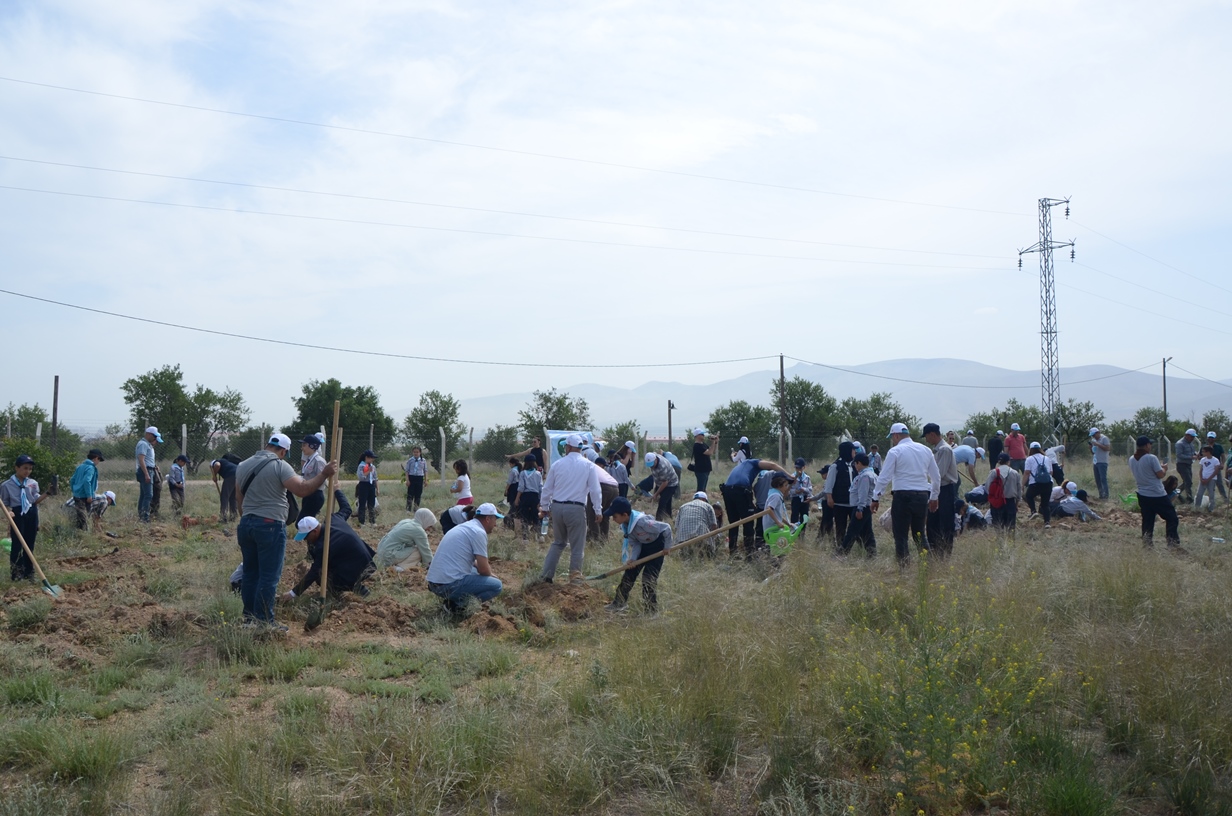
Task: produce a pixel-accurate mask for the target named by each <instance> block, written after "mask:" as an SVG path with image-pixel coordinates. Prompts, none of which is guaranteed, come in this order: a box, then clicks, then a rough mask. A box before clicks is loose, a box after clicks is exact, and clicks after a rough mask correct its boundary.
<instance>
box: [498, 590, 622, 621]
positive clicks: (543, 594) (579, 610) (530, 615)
mask: <svg viewBox="0 0 1232 816" xmlns="http://www.w3.org/2000/svg"><path fill="white" fill-rule="evenodd" d="M519 600H520V602H521V605H522V606H523V607H524V608H525V609H526V619H527V620H528V621H530V622H531V623H532V624H534V625H535V626H542V625H543V623H544V617H543V613H544V610H545V609H549V608H550V609H554V610H555V611H556V613H557V614H558V615H560V617H561V619H562V620H566V621H576V620H581V619H582V618H588V617H590V616H591V615H593V614H595V613H596V612H598V611H599V610H600V609H602V608H603V605H604V604H606V603H607V602H608V600H610V599H609V598H608V596H607V594H606V593H605V592H603V590H601V589H599V588H597V587H595V586H591V585H589V584H556V583H552V584H535V585H534V586H532V587H530V588H529V589H527V590H525V591H524V592H523V593H522V596H521V598H520V599H519V598H517V596H516V594H515V595H514V596H513V597H511V598H510V599H509V603H510V604H512V605H517V604H518V602H519Z"/></svg>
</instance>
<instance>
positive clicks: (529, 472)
mask: <svg viewBox="0 0 1232 816" xmlns="http://www.w3.org/2000/svg"><path fill="white" fill-rule="evenodd" d="M536 464H538V460H536V459H535V457H533V456H527V457H526V459H524V460H523V467H522V472H521V473H519V474H518V492H517V494H516V495H515V496H514V504H515V505H516V506H517V508H518V512H517V515H518V518H520V519H521V520H522V537H523V538H525V537H526V528H527V527H534V526H535V525H536V524H538V523H539V493H540V492H541V491H542V490H543V474H542V473H540V472H539V470H538V469H537V468H536Z"/></svg>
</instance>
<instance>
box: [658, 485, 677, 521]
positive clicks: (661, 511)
mask: <svg viewBox="0 0 1232 816" xmlns="http://www.w3.org/2000/svg"><path fill="white" fill-rule="evenodd" d="M677 489H678V488H677V487H665V488H663V492H662V493H660V494H659V505H658V507H656V508H655V520H656V521H671V520H672V497H673V496H675V495H676V490H677Z"/></svg>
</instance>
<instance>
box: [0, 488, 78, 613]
mask: <svg viewBox="0 0 1232 816" xmlns="http://www.w3.org/2000/svg"><path fill="white" fill-rule="evenodd" d="M3 506H4V515H6V516H8V517H9V526H11V527H12V528H13V533H14V534H15V535H16V536H17V540H18V541H20V542H21V548H22V549H23V550H25V551H26V558H29V559H30V563H31V564H33V565H34V571H35V572H37V573H38V577H39V578H41V579H42V581H43V591H44V592H46V593H47V594H48V595H50V596H51V597H53V598H59V597H60V596H61V595H62V594H64V590H62V589H60V587H59V585H55V586H53V585H52V583H51V582H50V581H48V580H47V576H46V575H44V574H43V568H42V567H40V566H39V564H38V561H36V560H35V558H34V553H33V552H31V551H30V546H29V545H28V544H26V537H25V536H23V535H22V534H21V530H19V529H17V519H15V518H13V513H12V511H11V510H9V508H8V505H7V504H6V505H3Z"/></svg>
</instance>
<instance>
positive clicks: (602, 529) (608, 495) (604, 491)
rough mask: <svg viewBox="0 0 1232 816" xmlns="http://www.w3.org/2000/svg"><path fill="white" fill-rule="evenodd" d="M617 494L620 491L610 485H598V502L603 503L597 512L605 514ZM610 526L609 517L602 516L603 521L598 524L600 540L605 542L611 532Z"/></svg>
mask: <svg viewBox="0 0 1232 816" xmlns="http://www.w3.org/2000/svg"><path fill="white" fill-rule="evenodd" d="M619 492H620V491H619V490H618V488H617V486H616V485H610V484H601V485H599V500H600V501H601V502H603V507H601V508H599V511H600V512H605V511H606V510H607V508H608V507H610V506H611V504H612V502H614V501H615V500H616V496H617V495H619ZM587 523H588V524H589V523H590V522H589V521H588V522H587ZM611 526H612V518H611V516H604V517H603V519H602V520H601V521H600V522H599V537H600V538H602V539H603V540H604V541H606V540H607V537H608V534H609V531H610V530H611Z"/></svg>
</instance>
